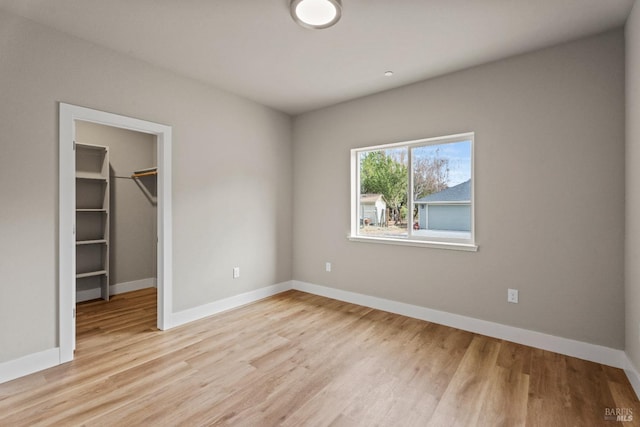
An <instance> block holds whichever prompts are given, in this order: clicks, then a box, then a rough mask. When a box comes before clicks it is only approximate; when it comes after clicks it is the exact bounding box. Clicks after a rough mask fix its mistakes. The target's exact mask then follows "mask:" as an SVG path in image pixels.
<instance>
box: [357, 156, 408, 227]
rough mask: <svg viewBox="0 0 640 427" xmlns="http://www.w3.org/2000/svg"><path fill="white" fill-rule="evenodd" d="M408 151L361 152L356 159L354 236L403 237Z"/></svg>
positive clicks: (405, 212) (405, 217)
mask: <svg viewBox="0 0 640 427" xmlns="http://www.w3.org/2000/svg"><path fill="white" fill-rule="evenodd" d="M407 158H408V149H407V148H406V147H402V148H393V149H388V150H375V151H363V152H360V153H359V155H358V162H359V165H360V177H359V178H360V189H359V195H358V198H359V200H358V217H359V218H358V219H359V229H358V234H359V235H361V236H375V237H396V238H397V237H405V238H406V237H407V236H408V233H407V211H408V209H407V200H408V198H407V192H408V181H409V172H408V160H407Z"/></svg>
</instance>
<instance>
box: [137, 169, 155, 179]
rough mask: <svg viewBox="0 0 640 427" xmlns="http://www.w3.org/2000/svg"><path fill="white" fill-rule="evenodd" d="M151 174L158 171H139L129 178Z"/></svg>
mask: <svg viewBox="0 0 640 427" xmlns="http://www.w3.org/2000/svg"><path fill="white" fill-rule="evenodd" d="M152 175H158V171H157V170H156V171H149V172H140V173H134V174H133V175H131V178H140V177H143V176H152Z"/></svg>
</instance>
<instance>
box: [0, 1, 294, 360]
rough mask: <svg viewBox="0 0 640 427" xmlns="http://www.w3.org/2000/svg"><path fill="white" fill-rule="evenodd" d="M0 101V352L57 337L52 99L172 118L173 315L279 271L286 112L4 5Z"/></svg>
mask: <svg viewBox="0 0 640 427" xmlns="http://www.w3.org/2000/svg"><path fill="white" fill-rule="evenodd" d="M0 99H2V100H3V102H2V103H1V105H0V129H2V132H0V146H1V147H2V148H1V150H2V151H1V155H0V200H1V201H2V202H1V203H0V236H1V237H0V281H1V284H0V343H2V344H1V345H0V362H3V361H7V360H11V359H15V358H17V357H20V356H24V355H27V354H30V353H35V352H38V351H43V350H47V349H50V348H54V347H56V346H57V345H58V342H57V336H58V328H57V323H58V303H57V301H58V282H57V275H58V267H57V262H58V250H57V247H58V236H57V221H58V213H57V212H58V201H57V198H58V154H57V153H58V102H59V101H63V102H68V103H71V104H76V105H82V106H87V107H91V108H95V109H99V110H103V111H108V112H114V113H118V114H123V115H127V116H131V117H136V118H140V119H144V120H150V121H154V122H158V123H163V124H167V125H171V126H173V152H172V158H173V224H172V227H173V271H174V273H173V287H174V289H173V303H172V306H173V310H174V311H179V310H183V309H186V308H191V307H196V306H200V305H202V304H205V303H207V302H211V301H215V300H218V299H221V298H224V297H228V296H232V295H236V294H239V293H242V292H247V291H250V290H253V289H257V288H261V287H264V286H267V285H272V284H274V283H279V282H282V281H286V280H290V279H291V272H292V266H291V260H292V254H291V247H292V245H291V231H292V230H291V223H292V220H291V212H292V202H291V193H292V190H291V187H292V157H291V156H292V148H291V120H290V118H289V117H288V116H287V115H285V114H282V113H279V112H276V111H274V110H272V109H269V108H266V107H264V106H261V105H258V104H256V103H254V102H251V101H248V100H246V99H243V98H240V97H238V96H235V95H232V94H229V93H228V92H225V91H222V90H218V89H215V88H212V87H209V86H206V85H203V84H200V83H197V82H195V81H193V80H189V79H186V78H182V77H179V76H177V75H175V74H173V73H170V72H168V71H164V70H161V69H159V68H156V67H153V66H151V65H149V64H147V63H144V62H142V61H138V60H134V59H131V58H128V57H126V56H123V55H120V54H118V53H115V52H113V51H110V50H108V49H104V48H102V47H98V46H96V45H93V44H90V43H87V42H84V41H81V40H79V39H77V38H74V37H71V36H67V35H64V34H62V33H59V32H56V31H53V30H51V29H48V28H46V27H44V26H41V25H37V24H34V23H32V22H30V21H26V20H24V19H22V18H18V17H15V16H13V15H10V14H6V13H4V12H0ZM249 201H251V203H257V204H258V205H260V206H261V207H262V215H261V217H260V220H259V221H256V220H255V217H254V216H253V215H252V210H251V209H250V206H249ZM234 266H240V267H241V269H242V274H241V277H240V278H238V279H235V280H234V279H232V269H233V267H234Z"/></svg>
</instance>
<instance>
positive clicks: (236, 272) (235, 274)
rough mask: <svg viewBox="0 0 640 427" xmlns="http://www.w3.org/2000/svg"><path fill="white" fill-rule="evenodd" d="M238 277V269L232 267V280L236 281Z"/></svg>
mask: <svg viewBox="0 0 640 427" xmlns="http://www.w3.org/2000/svg"><path fill="white" fill-rule="evenodd" d="M238 277H240V267H233V278H234V279H237V278H238Z"/></svg>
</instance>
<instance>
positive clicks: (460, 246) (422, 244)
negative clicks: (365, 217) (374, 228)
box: [347, 235, 478, 252]
mask: <svg viewBox="0 0 640 427" xmlns="http://www.w3.org/2000/svg"><path fill="white" fill-rule="evenodd" d="M347 239H349V240H350V241H352V242H360V243H381V244H384V245H399V246H415V247H419V248H434V249H449V250H454V251H467V252H477V251H478V246H477V245H474V244H471V243H451V242H430V241H421V240H404V239H391V238H383V237H362V236H352V235H348V236H347Z"/></svg>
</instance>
